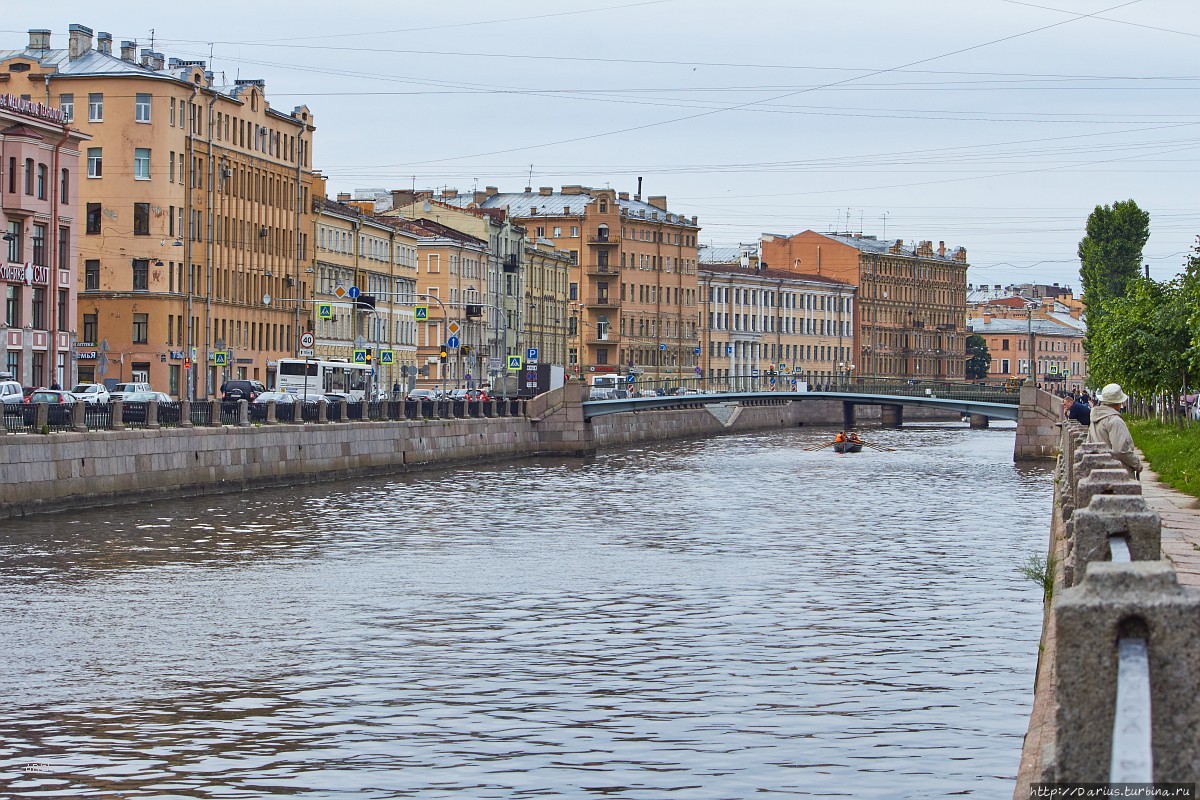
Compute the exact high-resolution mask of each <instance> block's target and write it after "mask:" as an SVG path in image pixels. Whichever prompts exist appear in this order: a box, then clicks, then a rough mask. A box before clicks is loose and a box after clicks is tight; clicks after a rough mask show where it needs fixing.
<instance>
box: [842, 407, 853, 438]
mask: <svg viewBox="0 0 1200 800" xmlns="http://www.w3.org/2000/svg"><path fill="white" fill-rule="evenodd" d="M853 427H854V403H851V402H850V401H849V400H844V401H842V430H845V431H848V430H850V429H851V428H853Z"/></svg>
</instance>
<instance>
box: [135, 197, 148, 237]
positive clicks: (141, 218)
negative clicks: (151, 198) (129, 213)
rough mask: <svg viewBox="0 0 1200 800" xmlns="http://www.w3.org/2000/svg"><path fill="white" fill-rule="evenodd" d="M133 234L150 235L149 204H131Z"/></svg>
mask: <svg viewBox="0 0 1200 800" xmlns="http://www.w3.org/2000/svg"><path fill="white" fill-rule="evenodd" d="M133 234H134V236H149V235H150V204H149V203H134V204H133Z"/></svg>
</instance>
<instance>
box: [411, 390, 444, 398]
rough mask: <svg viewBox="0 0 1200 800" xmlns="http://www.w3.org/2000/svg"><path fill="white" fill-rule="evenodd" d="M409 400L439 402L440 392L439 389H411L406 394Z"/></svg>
mask: <svg viewBox="0 0 1200 800" xmlns="http://www.w3.org/2000/svg"><path fill="white" fill-rule="evenodd" d="M408 399H409V400H441V399H442V392H441V390H439V389H413V390H412V391H411V392H409V393H408Z"/></svg>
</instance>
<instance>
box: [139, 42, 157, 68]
mask: <svg viewBox="0 0 1200 800" xmlns="http://www.w3.org/2000/svg"><path fill="white" fill-rule="evenodd" d="M153 57H154V51H153V50H151V49H150V48H149V47H143V48H142V49H141V51H140V52H139V53H138V61H139V62H140V63H141V65H142V66H143V67H148V66H150V59H151V58H153Z"/></svg>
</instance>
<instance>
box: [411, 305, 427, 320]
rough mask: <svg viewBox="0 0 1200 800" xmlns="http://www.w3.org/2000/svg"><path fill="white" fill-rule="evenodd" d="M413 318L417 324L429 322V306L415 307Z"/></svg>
mask: <svg viewBox="0 0 1200 800" xmlns="http://www.w3.org/2000/svg"><path fill="white" fill-rule="evenodd" d="M413 316H414V317H415V318H416V320H417V322H428V321H429V306H416V307H414V308H413Z"/></svg>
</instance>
